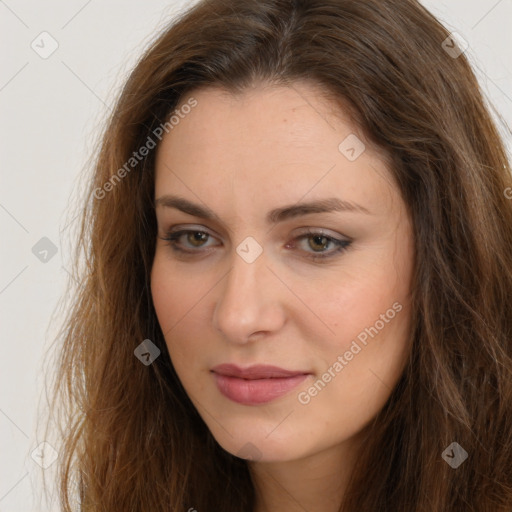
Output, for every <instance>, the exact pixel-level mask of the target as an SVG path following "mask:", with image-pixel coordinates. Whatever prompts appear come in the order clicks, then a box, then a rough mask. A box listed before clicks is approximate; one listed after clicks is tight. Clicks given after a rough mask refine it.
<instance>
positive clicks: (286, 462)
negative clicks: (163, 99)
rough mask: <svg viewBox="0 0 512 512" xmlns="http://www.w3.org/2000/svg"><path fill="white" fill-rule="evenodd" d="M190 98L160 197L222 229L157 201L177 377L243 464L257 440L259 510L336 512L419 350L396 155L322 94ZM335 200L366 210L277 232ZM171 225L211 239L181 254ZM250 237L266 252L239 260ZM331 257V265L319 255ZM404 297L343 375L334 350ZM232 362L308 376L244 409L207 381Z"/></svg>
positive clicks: (159, 164)
mask: <svg viewBox="0 0 512 512" xmlns="http://www.w3.org/2000/svg"><path fill="white" fill-rule="evenodd" d="M193 97H194V98H196V100H197V102H198V104H197V106H196V107H195V108H193V109H192V111H191V112H190V113H189V114H188V115H187V116H185V117H184V119H182V120H181V121H180V123H179V124H178V125H176V126H175V127H174V128H173V129H172V131H169V133H168V134H166V135H165V137H164V138H163V140H162V143H161V145H160V146H159V148H158V153H157V160H156V176H155V198H156V199H157V200H158V199H159V198H160V197H162V196H163V195H165V194H174V195H179V196H181V197H183V198H186V199H188V200H190V201H193V202H195V203H199V204H200V205H202V206H208V207H209V208H210V209H211V210H213V211H214V212H215V213H216V214H217V215H218V216H219V218H220V221H216V220H207V219H203V218H200V217H195V216H192V215H189V214H187V213H184V212H181V211H179V210H178V209H175V208H170V207H165V206H163V205H162V204H160V205H158V206H157V207H156V215H157V221H158V238H157V241H156V253H155V259H154V262H153V267H152V274H151V290H152V296H153V301H154V306H155V310H156V314H157V317H158V321H159V323H160V326H161V328H162V332H163V333H164V335H165V340H166V344H167V347H168V349H169V353H170V356H171V359H172V362H173V365H174V368H175V369H176V372H177V374H178V377H179V378H180V380H181V382H182V383H183V386H184V388H185V390H186V391H187V393H188V395H189V396H190V398H191V400H192V402H193V403H194V405H195V406H196V408H197V410H198V412H199V413H200V415H201V416H202V418H203V420H204V421H205V423H206V425H207V426H208V428H209V429H210V431H211V432H212V434H213V436H214V437H215V439H216V440H217V442H218V443H219V444H220V445H221V446H222V447H223V448H224V449H225V450H227V451H228V452H230V453H232V454H234V455H237V454H239V453H240V450H242V449H243V448H244V446H245V450H247V446H246V445H247V443H251V445H250V446H251V448H250V449H251V450H252V453H253V455H252V459H254V460H252V461H250V462H249V467H250V470H251V474H252V477H253V481H254V482H255V485H256V489H257V496H258V499H257V505H256V508H255V512H263V511H273V510H278V509H279V510H281V511H295V510H300V511H303V510H304V509H306V510H315V511H320V512H331V511H333V512H334V511H336V510H338V506H339V502H340V500H341V498H342V495H343V492H344V488H345V484H346V480H347V478H348V476H349V474H350V471H351V468H352V466H353V463H354V461H355V460H356V457H357V452H358V448H359V446H360V439H361V435H362V432H363V429H364V427H365V426H367V425H368V424H369V422H370V421H371V420H372V418H374V416H375V415H376V414H377V413H378V412H379V410H380V409H381V408H382V407H383V406H384V404H385V402H386V400H387V399H388V397H389V395H390V393H391V391H392V388H393V387H394V385H395V384H396V383H397V381H398V379H399V377H400V375H401V373H402V371H403V369H404V365H405V362H406V359H407V357H408V354H409V351H410V345H411V343H410V336H409V325H410V287H411V275H412V268H413V254H414V249H413V242H412V240H413V236H412V226H411V220H410V218H409V215H408V214H407V210H406V207H405V204H404V202H403V200H402V198H401V196H400V193H399V190H398V188H397V186H396V185H395V184H394V182H393V179H392V177H391V172H390V170H389V167H388V166H387V164H386V159H385V158H384V156H383V155H382V154H379V153H378V152H377V151H376V150H374V149H372V147H371V145H370V143H369V142H367V141H366V140H365V138H364V136H363V135H362V134H361V133H359V131H358V130H357V127H356V126H355V125H354V124H353V123H351V122H350V120H349V118H348V117H347V116H346V115H345V113H344V112H343V111H341V110H340V107H339V106H337V105H335V104H334V103H333V102H331V101H329V100H328V99H327V98H326V97H324V96H323V95H322V90H320V89H318V87H317V86H316V85H314V84H310V83H305V82H298V83H295V84H294V85H293V87H284V86H269V85H267V84H262V83H259V84H257V85H254V86H253V87H252V88H250V89H248V90H246V91H245V92H244V93H243V94H241V95H238V96H233V95H230V94H228V93H227V92H225V91H223V90H221V89H217V88H205V89H200V90H197V91H195V92H194V94H193ZM186 100H187V98H185V99H184V100H183V103H184V102H185V101H186ZM350 134H356V135H357V137H358V138H359V139H360V140H361V141H363V142H364V144H365V145H366V150H365V151H364V152H363V153H362V154H361V155H360V156H359V157H358V158H357V159H356V160H355V161H349V160H348V159H347V158H346V156H345V155H344V154H342V152H340V151H339V149H338V146H339V144H340V143H341V142H342V141H343V140H344V139H345V138H346V137H347V136H348V135H350ZM330 197H337V198H340V199H343V200H345V201H350V202H353V203H357V204H359V205H361V206H363V207H364V208H366V209H367V210H368V211H369V212H370V213H362V212H358V211H341V212H330V213H310V214H307V215H303V216H299V217H296V218H291V219H288V220H285V221H283V222H280V223H274V224H268V223H267V222H266V219H265V217H266V214H267V212H268V211H269V210H271V209H273V208H277V207H282V206H285V205H293V204H295V203H297V202H299V201H310V200H316V199H324V198H330ZM173 226H176V227H179V228H180V229H181V228H183V229H191V230H193V231H194V230H203V231H206V232H207V233H208V234H209V235H210V236H204V238H203V239H201V238H194V236H193V235H189V236H187V235H183V236H182V237H181V238H180V239H179V244H180V246H181V247H182V248H183V249H185V250H189V251H196V252H195V253H194V254H190V255H188V256H187V255H185V256H182V255H180V253H176V252H174V251H173V250H172V248H171V246H170V245H169V244H168V242H166V241H165V240H163V238H165V237H166V233H167V231H168V230H169V229H170V228H171V227H173ZM304 228H311V229H312V230H315V231H318V230H319V229H321V230H324V232H326V235H328V236H331V237H333V238H338V239H340V240H347V239H350V240H352V243H351V245H349V246H348V247H347V248H346V250H345V251H342V252H339V253H335V252H334V251H335V249H336V246H335V245H334V244H333V243H330V242H329V241H326V240H325V239H322V238H321V236H320V239H318V238H315V237H314V236H309V237H308V236H305V237H303V238H298V237H299V236H301V235H303V234H304V231H305V229H304ZM248 236H251V237H253V238H254V239H255V240H256V241H257V242H258V243H259V245H260V246H261V247H262V248H263V252H262V253H261V254H260V255H259V257H258V258H257V259H256V260H255V261H254V262H252V263H248V262H247V261H246V260H244V259H243V258H242V257H241V256H240V255H239V254H238V253H237V251H236V249H237V247H238V246H239V245H240V244H241V243H242V242H243V241H244V240H245V239H246V237H248ZM242 246H243V244H242ZM319 253H320V254H321V253H325V254H328V253H330V254H332V255H333V256H332V257H331V258H326V259H325V260H323V261H322V260H319V261H317V262H315V261H313V260H311V259H310V258H308V255H314V254H319ZM394 303H395V304H396V303H399V305H400V306H401V311H400V312H398V313H396V315H394V318H393V319H392V320H389V321H387V322H383V323H384V327H383V328H381V329H380V330H378V333H377V334H376V335H374V336H373V337H368V341H367V344H366V345H362V344H361V343H359V345H360V346H361V350H360V351H359V352H358V353H357V354H356V355H354V356H353V358H352V359H351V360H350V361H346V358H345V359H344V360H345V361H346V362H347V364H346V365H344V366H343V369H342V370H341V371H338V372H336V371H334V370H333V369H332V367H333V364H334V363H335V362H336V361H337V360H338V356H340V355H341V356H343V355H344V354H345V352H346V351H347V350H349V349H350V346H351V343H352V342H353V341H354V340H357V336H358V335H359V334H360V333H361V332H362V331H364V330H365V328H369V327H370V326H375V325H376V321H377V320H379V318H382V317H381V316H380V315H383V314H386V311H388V310H389V309H390V308H392V305H393V304H394ZM386 318H387V317H386ZM226 362H230V363H234V364H238V365H239V366H242V367H247V366H250V365H252V364H272V365H275V366H279V367H281V368H285V369H289V370H303V371H308V372H310V373H311V374H312V375H309V376H308V377H307V379H306V380H305V381H304V382H303V383H301V384H300V385H299V386H298V387H297V388H295V389H294V390H293V391H291V392H289V393H287V394H286V395H284V396H282V397H279V398H278V399H275V400H273V401H272V402H270V403H267V404H263V405H257V406H250V405H241V404H238V403H235V402H232V401H231V400H229V399H228V398H226V397H224V396H223V395H222V394H221V393H220V392H219V390H218V388H217V386H216V384H215V380H214V377H213V374H212V373H211V372H210V369H211V368H212V367H213V366H215V365H217V364H220V363H226ZM329 368H331V377H332V375H333V374H334V375H335V377H333V378H331V380H330V382H328V383H327V384H326V385H325V387H323V388H321V391H319V392H317V394H316V395H315V396H313V397H312V396H310V401H309V402H308V403H307V404H304V403H301V402H300V401H299V400H298V394H299V393H301V392H302V393H303V396H304V393H307V390H308V389H310V388H311V386H312V385H313V384H314V383H315V382H317V381H318V379H319V378H321V377H322V375H324V373H325V372H326V371H328V369H329ZM247 457H248V456H247V455H246V456H245V457H244V458H247Z"/></svg>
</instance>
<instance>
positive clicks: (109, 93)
mask: <svg viewBox="0 0 512 512" xmlns="http://www.w3.org/2000/svg"><path fill="white" fill-rule="evenodd" d="M423 3H424V5H426V6H427V7H428V8H429V9H430V10H431V11H432V12H433V13H434V14H435V15H437V16H438V17H439V18H440V20H441V21H442V22H443V23H444V24H445V26H447V27H448V28H449V30H450V31H456V32H458V33H459V34H461V35H462V36H463V38H464V39H465V40H467V42H468V43H469V48H468V50H467V51H466V54H467V55H468V56H469V57H470V60H471V62H472V63H473V65H474V66H475V69H476V71H477V75H478V77H479V79H480V82H481V84H482V87H483V90H484V92H485V94H486V95H487V97H488V98H489V101H491V102H492V103H493V104H494V105H495V107H496V109H497V111H498V112H499V113H500V114H501V116H503V119H504V121H505V122H506V123H508V125H509V126H511V125H512V36H511V30H510V29H511V26H512V23H511V22H512V0H499V1H497V0H442V1H441V0H425V1H424V2H423ZM190 4H191V2H183V1H182V2H164V1H159V0H148V1H144V2H142V1H140V2H136V1H134V0H129V1H127V0H123V1H121V0H110V1H108V2H107V1H103V2H100V1H99V0H89V1H86V0H72V1H71V0H67V1H64V0H53V1H48V2H36V1H24V2H22V1H16V0H7V1H5V2H4V1H0V33H2V34H3V46H2V48H3V51H2V64H1V66H0V105H1V113H2V117H1V124H0V130H1V132H0V145H1V146H0V147H1V155H2V158H1V182H0V183H1V187H0V229H1V239H2V242H1V244H2V251H1V266H0V311H1V333H2V345H1V358H0V361H1V363H0V389H1V395H0V454H1V455H0V460H1V462H0V464H1V467H0V512H18V511H19V512H28V511H31V510H34V511H43V510H44V511H47V510H55V511H57V510H59V509H58V507H57V504H56V502H54V503H53V505H50V504H44V503H42V502H41V501H40V500H41V479H40V474H41V472H42V471H43V470H42V469H41V468H40V466H39V465H38V464H37V462H36V460H35V458H36V455H37V453H39V452H37V447H38V446H39V445H40V443H41V442H43V441H44V439H43V438H41V436H40V434H38V433H37V432H36V427H37V423H38V415H39V414H40V413H41V411H44V404H45V397H44V385H43V384H44V380H43V379H44V374H43V372H44V368H43V356H44V355H45V353H46V351H47V350H48V348H49V344H50V343H51V342H52V341H53V336H54V334H55V327H54V325H56V326H58V325H59V324H58V322H59V318H61V316H62V312H61V311H57V310H56V309H55V308H56V304H57V300H58V299H59V297H60V296H61V295H62V293H63V291H64V285H65V283H66V279H67V278H68V273H67V268H70V264H69V262H70V251H69V247H68V245H67V241H66V240H67V237H68V236H69V229H70V228H69V221H70V220H71V211H72V210H70V209H69V207H70V205H71V204H72V200H73V197H75V196H76V194H77V190H78V187H79V184H80V182H79V177H80V176H81V175H83V172H84V169H85V168H86V164H87V158H88V157H90V155H91V152H92V145H93V143H94V142H95V140H96V137H97V134H98V131H99V130H100V129H101V127H102V126H101V122H102V121H103V119H104V118H105V116H106V112H107V111H108V106H109V105H112V103H113V100H114V98H115V95H116V93H117V91H118V90H119V86H120V85H121V84H122V82H123V80H124V78H125V77H126V73H127V72H128V71H129V70H130V69H131V67H132V66H133V64H134V63H135V60H136V59H137V58H138V57H139V56H140V54H141V53H142V51H143V49H144V48H145V47H146V46H147V45H148V43H149V42H150V41H151V40H152V39H153V38H154V36H155V34H156V33H157V32H159V31H160V30H161V29H162V28H163V27H164V25H165V24H166V23H167V22H168V21H169V20H170V19H171V18H172V16H173V13H176V12H178V11H180V10H181V9H182V8H183V7H184V6H187V5H190ZM45 31H46V32H48V33H49V34H50V36H51V37H50V36H41V35H40V34H41V33H42V32H45ZM42 38H43V39H42ZM53 40H55V41H56V43H53ZM33 41H35V42H34V43H33ZM32 44H33V45H34V46H35V47H36V48H37V51H36V50H35V49H33V48H32V46H31V45H32ZM52 44H58V48H57V49H56V50H55V51H54V53H52V54H51V55H50V56H49V57H47V58H42V56H41V55H40V54H41V53H42V54H43V56H45V55H44V52H49V51H50V50H51V45H52ZM38 52H39V53H38ZM501 130H502V133H503V134H504V136H505V134H506V131H505V130H504V128H501ZM506 137H507V139H506V140H507V145H508V148H509V150H510V149H512V143H511V140H510V135H506ZM82 180H83V178H82ZM42 238H47V239H48V240H49V241H50V242H51V244H53V246H54V247H55V250H56V253H55V254H54V255H52V253H51V250H50V252H48V253H44V254H43V253H42V252H41V250H43V249H46V250H48V247H50V246H51V244H50V243H49V242H48V241H47V240H44V241H42V242H41V241H40V240H41V239H42ZM36 244H42V245H36ZM34 246H36V249H34V250H33V248H34ZM41 247H42V249H41ZM38 248H39V250H38ZM38 253H39V255H40V256H37V254H38ZM41 258H42V259H43V260H45V259H47V261H42V260H41ZM52 315H53V318H54V320H53V321H54V322H55V324H50V320H51V317H52ZM39 428H41V427H39ZM33 450H36V453H35V456H34V458H33V457H32V456H31V454H32V452H33ZM45 453H47V452H45ZM55 467H56V465H55V464H53V465H52V466H50V467H49V468H47V469H45V470H44V471H46V472H48V473H47V475H49V476H48V478H49V479H51V478H52V476H51V475H52V474H53V473H51V471H52V470H53V469H54V468H55ZM148 485H150V483H149V482H148Z"/></svg>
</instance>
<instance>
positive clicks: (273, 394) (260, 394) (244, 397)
mask: <svg viewBox="0 0 512 512" xmlns="http://www.w3.org/2000/svg"><path fill="white" fill-rule="evenodd" d="M211 371H212V372H213V374H214V378H215V382H216V384H217V387H218V389H219V391H220V392H221V393H222V394H223V395H224V396H225V397H226V398H229V399H230V400H232V401H233V402H237V403H239V404H243V405H259V404H264V403H267V402H270V401H271V400H275V399H276V398H278V397H280V396H283V395H285V394H286V393H288V392H289V391H291V390H292V389H293V388H295V387H296V386H298V385H299V384H300V383H301V382H302V381H304V380H305V379H306V377H307V376H308V375H310V373H309V372H305V371H292V370H284V369H283V368H278V367H277V366H270V365H255V366H250V367H248V368H245V369H243V368H240V367H238V366H236V365H233V364H221V365H218V366H215V367H214V368H212V370H211Z"/></svg>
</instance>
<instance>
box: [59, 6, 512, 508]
mask: <svg viewBox="0 0 512 512" xmlns="http://www.w3.org/2000/svg"><path fill="white" fill-rule="evenodd" d="M449 37H450V34H449V32H448V31H447V30H446V29H445V28H444V27H443V26H442V25H441V24H440V22H439V21H438V20H436V19H435V18H434V17H433V16H432V15H431V14H430V13H429V12H428V11H427V10H426V9H425V8H424V7H422V6H421V5H420V4H419V3H418V2H416V1H414V0H364V1H362V0H322V1H320V0H208V1H202V2H200V3H198V4H196V5H194V6H193V7H192V8H190V9H189V10H187V11H186V12H184V13H182V14H181V15H180V17H179V18H178V19H176V20H174V21H173V23H172V25H171V26H170V27H169V28H168V29H166V31H165V32H164V33H163V34H161V35H159V36H158V38H157V39H156V40H155V42H154V43H153V44H152V45H151V46H150V48H149V49H148V50H147V51H146V52H145V54H144V56H143V57H142V58H141V60H140V61H139V63H138V64H137V66H136V67H135V69H134V70H133V72H132V73H131V75H130V77H129V79H128V81H127V83H126V85H125V87H124V89H123V90H122V93H121V94H120V97H119V99H118V102H117V104H116V106H115V109H114V111H113V113H112V115H111V117H110V120H109V122H108V125H107V127H106V130H105V132H104V136H103V139H102V141H101V145H100V148H99V151H98V155H97V159H96V161H95V165H94V176H93V178H92V180H91V182H90V184H89V185H90V186H89V188H88V190H87V197H86V198H84V205H85V208H84V211H83V215H82V217H81V224H80V230H79V231H80V232H79V235H78V240H77V244H76V258H75V261H76V262H77V264H76V265H75V268H74V276H75V279H76V280H77V281H78V282H79V283H80V287H77V288H76V289H75V290H73V294H74V295H73V296H72V301H73V303H72V306H71V307H70V308H69V314H68V316H67V318H66V321H65V325H63V328H62V331H61V336H60V337H61V338H62V345H61V347H60V348H59V352H58V354H59V360H58V373H57V377H56V378H55V383H54V395H53V397H54V398H53V400H54V401H53V402H52V404H57V403H58V404H59V405H60V407H63V409H62V410H64V411H65V414H64V424H63V425H62V426H61V434H62V437H63V442H62V447H61V448H60V457H59V485H60V487H59V491H60V500H61V504H62V507H63V510H64V511H66V512H68V511H70V510H72V509H73V508H72V507H71V505H70V503H69V501H68V500H69V498H70V495H72V494H73V491H70V488H71V483H72V482H75V483H76V488H77V491H76V492H77V493H78V492H79V494H78V499H79V501H80V502H81V505H80V508H79V510H82V511H87V512H92V511H94V512H99V511H105V512H114V511H122V512H127V511H151V512H158V511H162V512H163V511H167V512H169V511H186V510H190V509H195V510H197V511H198V512H217V511H220V510H223V511H225V512H235V511H236V512H241V511H245V512H251V511H252V509H253V506H254V498H255V492H254V487H253V484H252V482H251V478H250V473H249V471H248V468H247V462H246V461H245V460H243V459H240V458H237V457H235V456H233V455H231V454H229V453H227V452H226V451H224V450H223V449H222V448H220V446H219V445H218V444H217V443H216V441H215V440H214V438H213V437H212V435H211V434H210V432H209V430H208V429H207V427H206V425H205V424H204V422H203V421H202V419H201V418H200V416H199V414H198V413H197V411H196V410H195V408H194V406H193V405H192V403H191V401H190V400H189V399H188V397H187V395H186V393H185V391H184V389H183V388H182V386H181V384H180V382H179V380H178V378H177V376H176V374H175V372H174V369H173V367H172V364H171V360H170V357H169V354H168V352H167V348H166V344H165V340H164V338H163V334H162V332H161V330H160V328H159V325H158V322H157V319H156V315H155V311H154V308H153V305H152V300H151V290H150V287H149V283H150V271H151V266H152V261H153V256H154V249H155V237H156V219H155V213H154V204H153V201H154V158H155V152H156V149H151V150H150V151H149V152H148V154H147V155H146V156H144V158H141V159H137V161H135V160H130V158H133V152H134V151H137V150H138V148H141V147H142V146H144V145H147V144H148V137H150V138H152V139H153V141H154V142H155V143H158V142H159V141H158V140H156V139H155V135H154V134H155V133H159V132H158V127H161V126H164V125H165V123H166V122H167V123H168V124H167V125H166V126H167V127H166V131H168V130H170V129H171V128H170V124H169V122H168V121H169V116H170V115H171V114H172V112H173V111H174V110H175V109H176V108H177V106H178V105H179V104H180V102H182V103H183V102H186V101H189V102H190V99H191V98H193V93H194V90H197V89H198V88H199V87H208V86H212V85H214V86H218V87H222V88H224V89H225V90H227V91H229V92H231V93H233V94H237V93H240V92H243V91H244V90H245V89H246V88H247V87H248V86H250V85H252V84H254V83H258V82H260V81H266V82H268V83H273V84H279V85H284V86H287V85H293V83H294V81H298V80H308V81H311V82H314V83H316V84H319V85H321V86H322V90H324V91H326V92H327V93H329V95H330V97H332V98H333V101H334V102H336V101H339V103H340V105H343V106H345V107H348V108H349V109H350V112H351V115H352V117H353V119H354V121H355V122H357V123H358V125H359V126H360V127H361V129H362V131H363V133H365V135H366V136H367V138H368V140H369V141H371V143H372V144H374V145H375V146H376V147H378V148H381V150H382V151H383V152H384V153H385V154H386V155H388V157H389V159H390V162H391V167H392V172H393V173H394V176H395V177H396V181H397V183H398V184H399V187H400V192H401V194H402V197H403V199H404V201H405V203H406V204H407V207H408V210H409V212H410V215H411V218H412V220H413V226H414V238H415V248H416V254H415V256H416V264H415V272H414V280H413V289H412V294H413V318H412V325H413V330H412V333H413V334H412V335H413V340H412V343H413V345H412V351H411V356H410V359H409V360H408V362H407V365H406V368H405V371H404V373H403V376H402V377H401V379H400V381H399V382H398V384H397V386H396V387H395V389H394V390H393V392H392V394H391V396H390V398H389V400H388V402H387V403H386V405H385V407H384V408H383V409H382V410H381V411H380V413H379V414H378V415H377V417H376V418H375V419H374V421H373V422H372V425H371V429H369V434H368V438H367V441H366V442H365V443H364V445H363V446H364V449H363V451H362V453H361V455H360V457H359V458H358V462H357V466H356V467H355V469H354V472H353V476H352V480H351V482H350V486H349V489H348V491H347V494H346V497H345V500H344V503H343V506H344V508H343V510H344V511H347V512H361V511H382V512H420V511H421V512H423V511H429V512H430V511H432V510H435V511H443V512H445V511H446V512H448V511H449V512H451V511H453V512H455V511H457V512H459V511H462V510H470V509H471V510H474V511H479V512H483V511H488V512H505V511H507V512H510V511H511V510H512V201H511V200H509V199H507V194H506V191H507V190H511V191H512V189H509V188H508V187H511V186H512V180H511V172H510V164H509V162H508V159H507V154H506V151H505V149H504V145H503V143H502V141H501V140H500V137H499V134H498V131H497V129H496V126H495V124H494V122H493V120H492V119H491V116H490V114H489V112H488V110H487V107H486V105H485V101H484V100H483V97H482V93H481V91H480V89H479V86H478V83H477V80H476V78H475V76H474V74H473V72H472V70H471V67H470V65H469V63H468V61H467V58H466V56H465V55H464V54H460V55H458V56H457V54H456V53H455V54H454V53H453V51H451V52H450V51H447V45H446V41H448V42H449V44H448V47H449V48H454V40H452V39H447V38H449ZM455 48H457V47H456V46H455ZM155 130H156V132H155ZM127 162H130V164H129V165H128V166H127V165H126V164H127ZM132 164H133V165H132ZM123 167H124V170H125V172H120V171H119V170H120V169H122V168H123ZM107 182H109V183H110V186H105V184H106V183H107ZM79 260H80V261H82V262H85V265H82V267H80V266H79V264H78V261H79ZM146 339H150V340H151V341H152V343H154V344H155V345H156V346H157V347H158V348H159V349H160V351H161V353H160V355H159V357H157V358H156V359H155V360H154V361H153V362H152V364H150V365H147V366H146V365H145V364H142V363H141V361H140V360H139V359H138V358H137V357H135V355H134V350H135V349H136V348H137V347H138V346H139V345H140V344H141V342H142V341H143V340H146ZM453 442H457V443H458V444H459V445H460V446H461V447H462V448H463V449H464V450H465V451H466V452H467V454H468V459H467V460H466V461H464V462H463V463H462V464H461V465H460V466H459V467H458V468H456V469H454V468H453V467H451V466H450V465H449V464H448V463H447V462H446V461H445V460H443V457H442V453H443V451H444V450H445V449H446V448H447V447H449V446H450V445H451V443H453ZM75 499H76V498H75ZM71 501H73V500H71ZM340 506H341V505H340ZM340 510H341V509H340Z"/></svg>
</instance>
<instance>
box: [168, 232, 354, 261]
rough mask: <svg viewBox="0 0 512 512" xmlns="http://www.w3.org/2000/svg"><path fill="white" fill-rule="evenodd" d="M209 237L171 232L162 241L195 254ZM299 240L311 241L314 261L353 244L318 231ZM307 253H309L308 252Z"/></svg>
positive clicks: (203, 234) (305, 234)
mask: <svg viewBox="0 0 512 512" xmlns="http://www.w3.org/2000/svg"><path fill="white" fill-rule="evenodd" d="M182 237H185V239H186V241H187V243H188V244H190V245H186V246H185V247H186V248H185V249H184V248H183V245H182V244H181V243H180V242H179V241H180V239H181V238H182ZM209 237H211V238H213V237H212V236H211V235H210V234H209V233H207V232H206V231H201V230H191V229H186V230H185V229H184V230H181V231H175V232H169V233H168V234H167V236H166V237H164V238H162V240H165V241H166V242H168V244H169V245H170V246H171V248H172V249H173V250H174V251H176V252H180V253H187V254H195V253H198V252H200V251H196V250H194V248H195V249H198V248H200V247H208V246H207V245H205V244H204V242H206V241H208V238H209ZM297 240H301V241H302V240H309V242H308V246H309V247H310V248H311V249H312V250H313V252H312V253H309V254H308V255H307V257H308V258H312V259H321V258H328V257H331V256H332V255H334V254H336V253H339V252H342V251H344V250H346V249H347V248H348V246H349V245H350V244H351V241H350V240H339V239H337V238H334V237H331V236H328V235H326V234H324V233H322V232H317V231H308V232H307V233H304V234H302V235H299V236H297V237H296V238H294V240H293V242H295V241H297ZM329 245H331V246H332V245H334V249H333V250H331V251H327V250H325V249H326V248H327V247H328V246H329ZM294 246H295V245H294V244H293V243H292V247H294ZM286 247H287V248H289V247H290V244H287V245H286ZM191 249H192V250H191ZM322 249H324V250H322ZM306 252H308V251H307V250H306Z"/></svg>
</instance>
